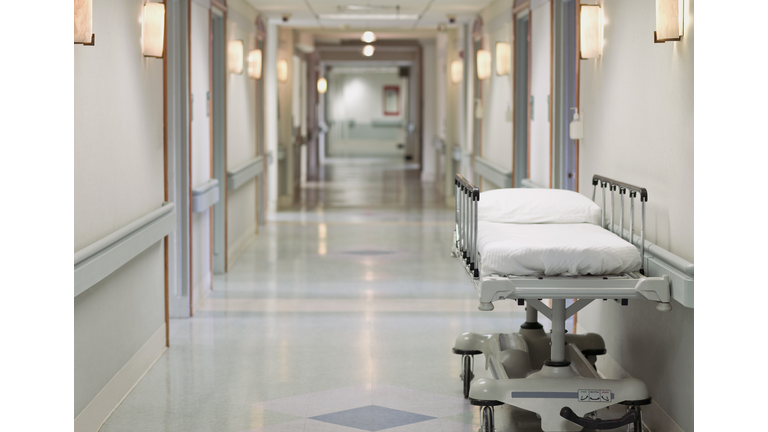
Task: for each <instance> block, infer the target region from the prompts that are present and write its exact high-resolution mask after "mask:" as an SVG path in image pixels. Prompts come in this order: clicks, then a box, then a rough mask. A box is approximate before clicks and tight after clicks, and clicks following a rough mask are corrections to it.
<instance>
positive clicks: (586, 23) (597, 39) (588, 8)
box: [579, 5, 603, 59]
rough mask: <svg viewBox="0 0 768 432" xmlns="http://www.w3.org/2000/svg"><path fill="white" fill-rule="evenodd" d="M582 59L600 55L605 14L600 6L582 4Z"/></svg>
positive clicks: (580, 13)
mask: <svg viewBox="0 0 768 432" xmlns="http://www.w3.org/2000/svg"><path fill="white" fill-rule="evenodd" d="M579 15H580V16H581V20H580V23H579V24H580V26H581V39H580V42H581V52H580V54H579V55H580V58H581V59H593V58H598V57H600V52H601V48H602V44H603V43H602V40H603V14H602V10H601V8H600V6H594V5H581V10H580V12H579Z"/></svg>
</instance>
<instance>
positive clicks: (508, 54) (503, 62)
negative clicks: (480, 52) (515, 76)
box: [496, 42, 512, 76]
mask: <svg viewBox="0 0 768 432" xmlns="http://www.w3.org/2000/svg"><path fill="white" fill-rule="evenodd" d="M511 67H512V47H511V46H510V45H509V44H508V43H506V42H496V75H497V76H498V75H509V70H510V68H511Z"/></svg>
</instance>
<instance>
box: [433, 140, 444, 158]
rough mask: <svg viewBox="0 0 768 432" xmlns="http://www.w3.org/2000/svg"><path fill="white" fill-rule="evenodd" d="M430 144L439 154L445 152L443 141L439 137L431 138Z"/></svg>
mask: <svg viewBox="0 0 768 432" xmlns="http://www.w3.org/2000/svg"><path fill="white" fill-rule="evenodd" d="M432 145H433V146H434V147H435V149H436V150H437V151H438V152H440V154H445V141H443V139H442V138H440V137H434V138H432Z"/></svg>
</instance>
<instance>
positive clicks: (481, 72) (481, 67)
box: [477, 50, 491, 80]
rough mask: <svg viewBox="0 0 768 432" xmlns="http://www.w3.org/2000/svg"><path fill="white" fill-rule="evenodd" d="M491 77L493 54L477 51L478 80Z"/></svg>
mask: <svg viewBox="0 0 768 432" xmlns="http://www.w3.org/2000/svg"><path fill="white" fill-rule="evenodd" d="M490 76H491V52H490V51H488V50H477V79H480V80H484V79H488V78H490Z"/></svg>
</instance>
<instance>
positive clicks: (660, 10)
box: [653, 0, 684, 43]
mask: <svg viewBox="0 0 768 432" xmlns="http://www.w3.org/2000/svg"><path fill="white" fill-rule="evenodd" d="M683 9H684V8H683V0H656V31H655V32H653V41H654V42H655V43H664V42H671V41H681V40H683V15H684V14H683Z"/></svg>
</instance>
